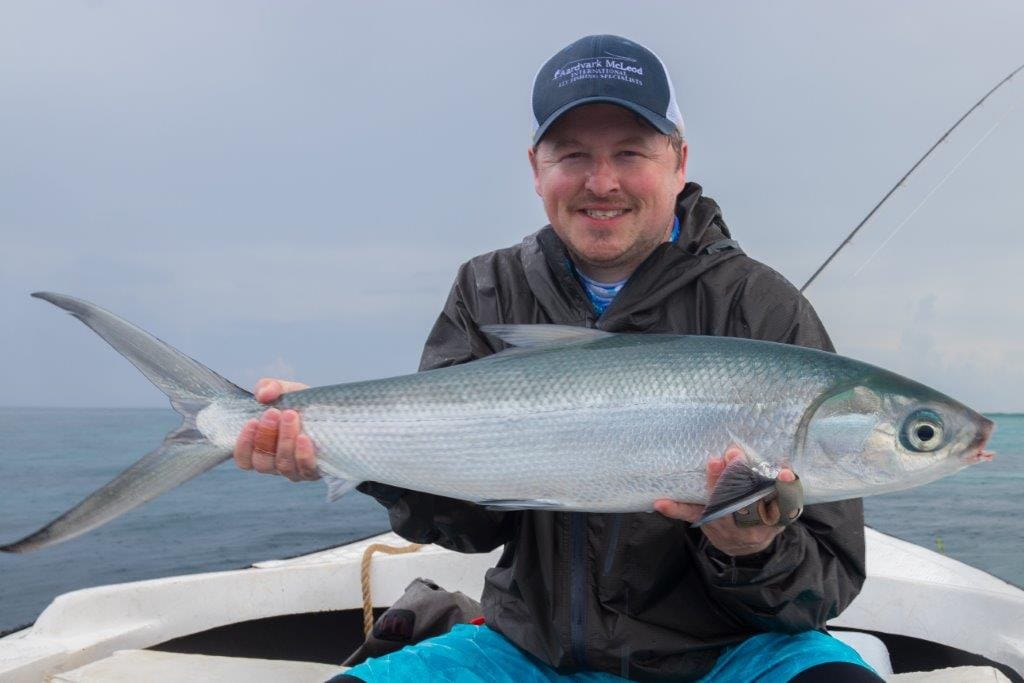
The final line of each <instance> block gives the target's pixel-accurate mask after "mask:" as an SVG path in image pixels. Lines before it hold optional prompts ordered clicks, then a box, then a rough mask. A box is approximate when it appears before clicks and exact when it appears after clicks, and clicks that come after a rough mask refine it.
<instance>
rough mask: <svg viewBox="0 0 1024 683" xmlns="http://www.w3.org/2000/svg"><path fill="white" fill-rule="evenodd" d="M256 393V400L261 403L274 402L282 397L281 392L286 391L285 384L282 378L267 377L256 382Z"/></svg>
mask: <svg viewBox="0 0 1024 683" xmlns="http://www.w3.org/2000/svg"><path fill="white" fill-rule="evenodd" d="M254 393H255V396H256V400H257V401H259V402H260V403H273V402H274V401H276V400H277V399H279V398H281V394H283V393H284V386H283V385H282V384H281V380H278V379H269V378H265V379H261V380H260V381H259V382H257V383H256V391H255V392H254Z"/></svg>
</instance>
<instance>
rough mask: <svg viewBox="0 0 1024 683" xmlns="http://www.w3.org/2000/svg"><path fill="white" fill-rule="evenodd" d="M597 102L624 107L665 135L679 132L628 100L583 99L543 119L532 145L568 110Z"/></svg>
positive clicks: (648, 110) (662, 118) (663, 120)
mask: <svg viewBox="0 0 1024 683" xmlns="http://www.w3.org/2000/svg"><path fill="white" fill-rule="evenodd" d="M599 102H605V103H607V104H617V105H619V106H620V107H624V108H625V109H628V110H629V111H631V112H633V113H634V114H637V115H639V116H642V117H643V119H644V120H645V121H647V123H649V124H651V125H652V126H654V127H655V128H657V129H658V130H659V131H661V132H662V133H664V134H665V135H671V134H672V133H673V132H675V131H677V130H679V127H678V126H676V124H674V123H673V122H672V121H670V120H668V119H667V118H665V117H664V116H661V115H660V114H656V113H655V112H653V111H651V110H650V109H648V108H647V107H641V106H640V105H639V104H636V103H634V102H629V101H628V100H622V99H619V98H616V97H584V98H583V99H579V100H576V101H575V102H570V103H569V104H567V105H565V106H564V107H561V108H560V109H557V110H556V111H555V113H553V114H552V115H551V116H549V117H547V119H545V120H544V121H543V122H542V123H541V124H540V127H538V128H537V131H536V132H535V133H534V134H533V144H535V145H536V144H537V143H538V142H540V139H541V138H542V137H544V134H545V133H547V132H548V129H549V128H551V126H552V125H553V124H554V123H555V121H557V120H558V119H559V118H561V117H562V115H563V114H565V113H566V112H567V111H569V110H570V109H575V108H576V107H582V106H583V105H585V104H596V103H599Z"/></svg>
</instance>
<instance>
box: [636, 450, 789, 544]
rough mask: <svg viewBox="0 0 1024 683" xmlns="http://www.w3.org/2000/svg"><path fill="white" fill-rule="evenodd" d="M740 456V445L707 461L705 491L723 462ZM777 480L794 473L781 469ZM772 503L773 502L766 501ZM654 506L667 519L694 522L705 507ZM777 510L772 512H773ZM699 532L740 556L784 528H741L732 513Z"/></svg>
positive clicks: (714, 481) (769, 541)
mask: <svg viewBox="0 0 1024 683" xmlns="http://www.w3.org/2000/svg"><path fill="white" fill-rule="evenodd" d="M742 457H743V451H741V450H740V449H739V448H735V447H733V448H730V449H729V450H727V451H726V452H725V456H724V457H722V458H712V459H711V460H709V461H708V468H707V476H708V492H709V493H710V492H711V491H712V490H713V489H714V488H715V484H717V483H718V478H719V477H720V476H722V472H724V471H725V466H726V463H729V462H732V461H733V460H736V459H737V458H742ZM779 480H780V481H795V480H796V475H795V474H793V471H792V470H790V469H783V470H782V471H781V472H779ZM768 505H769V506H775V505H777V503H775V502H774V501H773V502H771V503H768ZM654 509H655V510H656V511H658V512H660V513H661V514H663V515H665V516H666V517H668V518H670V519H680V520H683V521H684V522H689V523H691V524H693V523H694V522H696V521H697V520H698V519H700V517H701V515H703V514H704V506H703V505H698V504H695V503H679V502H676V501H674V500H668V499H665V498H662V499H661V500H656V501H655V502H654ZM774 512H776V511H774V510H773V511H772V513H774ZM700 528H701V531H703V532H704V535H705V536H707V538H708V542H709V543H711V545H713V546H715V547H716V548H718V549H719V550H721V551H722V552H723V553H725V554H726V555H732V556H733V557H739V556H741V555H753V554H755V553H759V552H762V551H764V550H767V548H768V546H770V545H771V544H772V541H773V540H774V539H775V537H776V536H778V535H779V534H780V533H782V531H783V529H784V527H781V526H765V525H763V524H762V525H758V526H753V527H740V526H737V525H736V521H735V520H734V519H733V516H732V515H726V516H725V517H722V518H720V519H716V520H715V521H713V522H710V523H708V524H704V525H701V527H700Z"/></svg>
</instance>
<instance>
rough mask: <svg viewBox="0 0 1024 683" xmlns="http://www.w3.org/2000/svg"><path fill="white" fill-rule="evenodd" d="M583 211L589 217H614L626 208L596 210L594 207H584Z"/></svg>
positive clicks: (622, 212) (624, 211)
mask: <svg viewBox="0 0 1024 683" xmlns="http://www.w3.org/2000/svg"><path fill="white" fill-rule="evenodd" d="M585 213H586V214H587V215H588V216H590V217H591V218H616V217H618V216H621V215H622V214H624V213H626V209H615V210H614V211H598V210H596V209H585Z"/></svg>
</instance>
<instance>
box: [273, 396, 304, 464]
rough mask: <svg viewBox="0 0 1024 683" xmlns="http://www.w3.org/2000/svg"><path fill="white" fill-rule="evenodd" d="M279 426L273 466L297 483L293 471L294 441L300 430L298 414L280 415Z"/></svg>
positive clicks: (290, 411)
mask: <svg viewBox="0 0 1024 683" xmlns="http://www.w3.org/2000/svg"><path fill="white" fill-rule="evenodd" d="M279 424H280V428H279V429H278V434H277V448H276V457H275V458H274V460H275V465H276V466H277V471H278V472H280V473H281V474H283V475H284V476H286V477H288V478H289V479H292V480H293V481H298V478H299V477H298V475H297V473H296V470H295V439H296V437H298V435H299V430H300V429H301V424H300V421H299V414H298V413H297V412H295V411H294V410H286V411H284V412H282V413H281V419H280V423H279Z"/></svg>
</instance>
